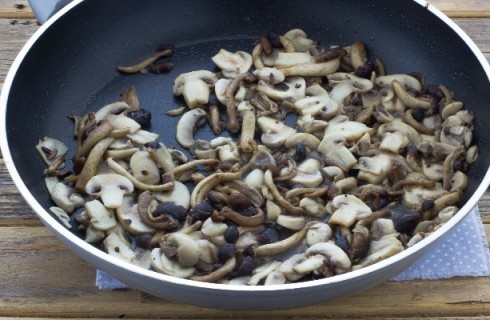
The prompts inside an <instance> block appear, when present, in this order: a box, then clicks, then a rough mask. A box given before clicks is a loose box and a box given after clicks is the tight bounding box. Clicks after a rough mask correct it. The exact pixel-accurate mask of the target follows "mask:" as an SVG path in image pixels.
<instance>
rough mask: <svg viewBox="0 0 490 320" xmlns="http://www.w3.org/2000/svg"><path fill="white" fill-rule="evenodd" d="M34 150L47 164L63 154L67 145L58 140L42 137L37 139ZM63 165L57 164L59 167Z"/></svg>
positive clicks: (66, 149) (66, 150)
mask: <svg viewBox="0 0 490 320" xmlns="http://www.w3.org/2000/svg"><path fill="white" fill-rule="evenodd" d="M36 150H37V152H38V153H39V155H40V156H41V159H42V160H43V161H44V163H45V164H46V165H47V166H49V165H51V164H52V163H53V161H54V160H55V159H56V158H58V157H60V156H64V155H65V154H66V153H67V152H68V147H67V146H66V145H65V144H64V143H63V142H61V141H59V140H56V139H53V138H50V137H44V138H42V139H40V140H39V141H38V143H37V145H36ZM63 166H64V164H62V165H61V166H59V168H60V169H61V168H63Z"/></svg>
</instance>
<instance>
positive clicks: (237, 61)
mask: <svg viewBox="0 0 490 320" xmlns="http://www.w3.org/2000/svg"><path fill="white" fill-rule="evenodd" d="M211 60H213V62H214V64H216V65H217V66H218V68H220V69H221V71H222V73H223V75H224V76H225V77H227V78H234V77H235V76H236V75H237V74H240V73H245V72H248V70H249V69H250V67H251V66H252V56H251V55H250V54H249V53H247V52H245V51H237V52H235V53H231V52H229V51H227V50H225V49H221V50H220V51H219V52H218V53H217V54H216V55H214V56H213V57H212V58H211Z"/></svg>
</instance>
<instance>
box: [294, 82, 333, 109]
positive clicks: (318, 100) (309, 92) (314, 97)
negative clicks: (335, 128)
mask: <svg viewBox="0 0 490 320" xmlns="http://www.w3.org/2000/svg"><path fill="white" fill-rule="evenodd" d="M294 106H295V107H296V110H297V111H298V112H299V113H300V114H301V115H307V114H309V115H312V116H316V115H318V114H319V113H322V117H333V116H335V115H336V114H337V112H338V109H339V105H338V103H337V102H335V101H334V100H332V99H331V98H330V96H329V94H328V92H327V91H326V90H325V89H323V88H322V87H321V86H320V85H319V84H314V85H311V86H309V87H308V88H307V89H306V97H305V98H303V99H300V100H297V101H296V102H295V103H294Z"/></svg>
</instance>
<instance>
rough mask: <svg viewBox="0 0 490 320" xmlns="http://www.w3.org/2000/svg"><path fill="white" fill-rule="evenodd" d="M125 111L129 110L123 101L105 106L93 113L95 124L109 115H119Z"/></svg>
mask: <svg viewBox="0 0 490 320" xmlns="http://www.w3.org/2000/svg"><path fill="white" fill-rule="evenodd" d="M127 109H129V105H128V104H127V103H126V102H123V101H116V102H113V103H110V104H107V105H105V106H103V107H102V108H100V109H99V110H97V111H96V112H95V119H94V120H95V123H98V122H99V121H100V120H103V119H105V118H106V117H107V116H108V115H110V114H112V115H115V114H120V113H122V112H123V111H125V110H127Z"/></svg>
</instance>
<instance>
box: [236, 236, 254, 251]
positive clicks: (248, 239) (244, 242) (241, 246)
mask: <svg viewBox="0 0 490 320" xmlns="http://www.w3.org/2000/svg"><path fill="white" fill-rule="evenodd" d="M256 244H257V237H256V236H255V234H253V233H252V232H242V233H241V234H240V236H239V237H238V240H237V241H236V243H235V246H236V248H237V249H238V250H245V249H246V248H248V247H250V246H252V245H256Z"/></svg>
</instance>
